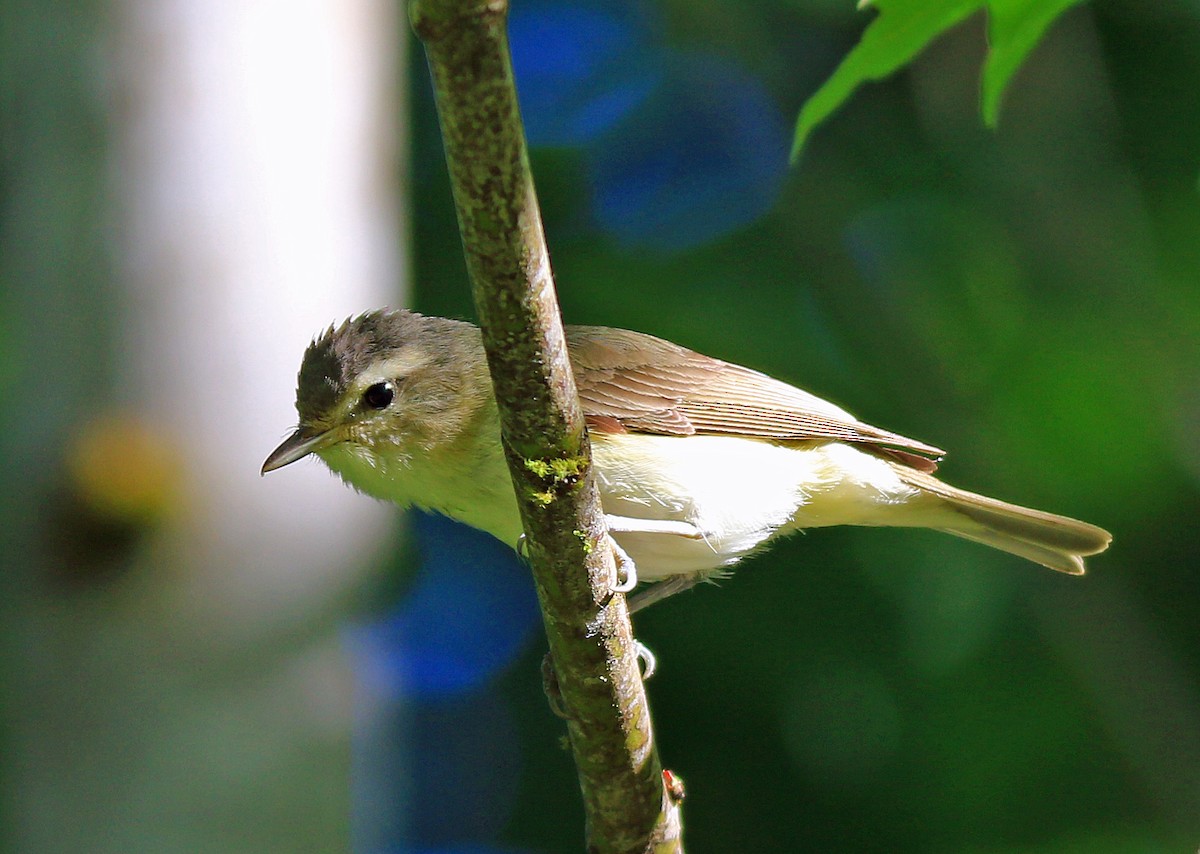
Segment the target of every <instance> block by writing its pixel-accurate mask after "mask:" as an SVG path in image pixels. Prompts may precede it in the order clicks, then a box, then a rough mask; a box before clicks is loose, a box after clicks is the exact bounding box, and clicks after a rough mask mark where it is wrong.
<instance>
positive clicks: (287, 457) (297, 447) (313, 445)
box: [262, 427, 338, 474]
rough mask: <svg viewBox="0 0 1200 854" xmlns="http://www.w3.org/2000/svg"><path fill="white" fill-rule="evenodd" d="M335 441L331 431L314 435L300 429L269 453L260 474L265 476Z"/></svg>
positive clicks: (335, 438) (335, 437)
mask: <svg viewBox="0 0 1200 854" xmlns="http://www.w3.org/2000/svg"><path fill="white" fill-rule="evenodd" d="M337 440H338V437H337V433H336V432H335V431H333V430H325V431H323V432H321V433H316V434H314V433H313V432H312V431H311V430H305V429H304V428H303V427H301V428H299V429H298V430H297V431H296V432H295V433H293V434H292V435H290V436H288V437H287V438H286V439H284V440H283V442H282V443H281V444H280V445H279V447H278V448H276V449H275V450H273V451H271V455H270V456H269V457H267V461H266V462H265V463H263V465H262V473H263V474H266V473H267V472H269V471H275V469H281V468H283V467H284V466H286V465H289V464H291V463H294V462H296V460H300V459H303V458H304V457H307V456H308V455H309V454H311V453H312V452H313V451H319V450H321V449H322V448H327V447H329V446H330V445H333V444H335V443H336V442H337Z"/></svg>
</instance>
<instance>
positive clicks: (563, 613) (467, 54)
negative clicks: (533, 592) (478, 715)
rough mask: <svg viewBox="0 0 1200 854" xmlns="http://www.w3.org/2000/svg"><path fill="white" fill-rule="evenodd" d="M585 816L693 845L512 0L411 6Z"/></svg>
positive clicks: (662, 848)
mask: <svg viewBox="0 0 1200 854" xmlns="http://www.w3.org/2000/svg"><path fill="white" fill-rule="evenodd" d="M409 11H410V16H411V19H412V24H413V28H414V29H415V30H416V32H417V35H418V36H419V37H420V38H421V41H422V42H423V43H424V45H425V50H426V54H427V56H428V58H429V66H430V69H431V71H432V74H433V82H434V92H435V97H436V100H437V106H438V113H439V117H440V119H441V125H442V138H443V141H444V144H445V147H446V160H447V163H448V166H449V171H450V181H451V184H452V188H453V191H454V200H455V205H456V207H457V210H458V223H459V229H460V231H461V232H462V239H463V250H464V253H465V254H466V259H467V270H468V272H469V273H470V276H471V283H472V287H473V290H474V296H475V305H476V309H477V311H478V313H479V321H480V326H481V327H482V329H483V344H484V348H485V349H486V351H487V356H488V365H489V367H490V369H491V373H492V382H493V384H494V386H495V392H496V401H497V403H498V405H499V408H500V428H501V438H502V440H503V442H504V450H505V454H506V456H507V458H508V464H509V470H510V472H511V474H512V478H513V485H514V487H515V488H516V495H517V503H518V504H519V505H520V510H521V519H522V521H523V523H524V526H525V532H526V536H527V545H528V553H529V557H530V562H531V564H532V567H533V576H534V583H535V585H536V587H537V593H538V599H539V600H540V602H541V607H542V618H543V622H544V624H545V628H546V637H547V639H548V640H549V645H550V656H551V659H552V661H553V665H554V672H555V674H556V676H557V685H558V690H559V692H560V694H561V699H562V704H563V706H564V708H565V711H566V717H567V730H568V733H569V735H570V741H571V748H572V751H573V753H574V756H575V764H576V767H577V768H578V772H579V784H580V788H581V790H582V794H583V803H584V809H585V812H586V814H587V837H588V838H587V844H588V851H589V852H596V853H597V854H601V853H603V854H608V852H644V851H648V850H653V851H655V852H682V850H683V848H682V843H681V840H680V819H679V810H678V807H677V805H676V804H675V803H674V801H673V800H672V799H671V797H670V796H669V795H668V794H667V793H666V792H665V791H664V786H663V781H662V767H661V765H660V763H659V759H658V753H657V749H656V747H655V744H654V738H653V733H652V728H651V723H650V712H649V709H648V707H647V705H646V696H645V692H644V689H643V686H642V680H641V674H640V671H639V668H638V663H637V660H636V656H635V655H634V651H633V634H632V630H631V628H630V624H629V614H628V612H627V611H626V607H625V601H624V597H622V596H611V594H610V591H609V587H610V584H611V579H612V578H613V577H614V574H613V556H612V552H611V550H610V549H609V547H608V539H607V531H606V528H605V523H604V516H603V513H602V512H601V509H600V499H599V493H598V492H597V489H596V483H595V478H594V476H593V472H592V460H591V452H590V450H589V445H588V438H587V431H586V429H585V426H584V419H583V411H582V409H581V407H580V404H579V398H578V396H577V395H576V391H575V380H574V376H573V375H572V373H571V367H570V364H569V362H568V361H567V349H566V341H565V338H564V336H563V328H562V321H561V319H560V317H559V312H558V305H557V302H556V299H555V292H554V281H553V278H552V276H551V272H550V261H549V257H548V254H547V251H546V243H545V236H544V235H543V233H542V222H541V214H540V212H539V210H538V206H537V199H536V196H535V193H534V189H533V178H532V175H531V174H530V170H529V160H528V154H527V152H526V148H525V135H524V130H523V128H522V126H521V120H520V114H519V112H518V108H517V95H516V87H515V86H514V84H513V77H512V67H511V63H510V60H509V55H508V39H507V34H506V32H505V20H506V15H507V0H494V2H488V0H411V2H410V10H409Z"/></svg>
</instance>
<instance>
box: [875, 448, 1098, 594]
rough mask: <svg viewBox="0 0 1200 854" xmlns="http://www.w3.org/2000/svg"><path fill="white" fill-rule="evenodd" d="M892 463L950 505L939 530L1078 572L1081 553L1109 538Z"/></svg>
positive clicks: (1086, 527)
mask: <svg viewBox="0 0 1200 854" xmlns="http://www.w3.org/2000/svg"><path fill="white" fill-rule="evenodd" d="M893 468H895V470H896V471H897V473H898V474H899V475H900V477H901V479H903V480H904V482H905V483H907V484H909V485H910V486H914V487H916V488H918V489H920V490H921V491H922V492H925V493H927V494H929V495H933V496H936V497H937V498H940V499H941V500H942V501H943V502H944V504H945V505H946V506H948V507H949V508H950V509H951V510H953V511H954V514H953V515H952V516H950V515H948V516H945V517H943V518H942V520H941V522H940V524H938V525H937V527H938V529H939V530H942V531H945V532H946V533H948V534H954V535H955V536H958V537H962V538H964V539H967V540H973V541H974V542H977V543H983V544H984V545H987V546H991V547H992V548H996V549H1000V550H1002V551H1006V552H1008V553H1010V554H1014V555H1017V556H1018V557H1023V558H1025V559H1026V560H1031V561H1033V562H1034V563H1039V564H1041V565H1042V566H1045V567H1048V568H1050V569H1054V570H1057V571H1059V572H1065V573H1069V574H1070V575H1082V574H1083V571H1084V566H1083V558H1084V557H1087V556H1088V555H1094V554H1099V553H1100V552H1102V551H1104V550H1105V549H1107V548H1108V544H1109V543H1110V542H1112V535H1111V534H1110V533H1108V531H1105V530H1104V529H1103V528H1097V527H1096V526H1095V525H1089V524H1088V523H1087V522H1080V521H1079V520H1078V519H1072V518H1070V517H1068V516H1058V515H1055V514H1054V513H1046V512H1044V511H1042V510H1033V509H1031V508H1029V507H1021V506H1020V505H1017V504H1009V503H1008V502H1006V501H999V500H997V499H995V498H988V497H987V496H986V495H978V494H976V493H974V492H967V491H966V490H964V489H958V488H957V487H954V486H950V485H949V484H947V483H943V482H942V481H940V480H938V479H937V478H936V477H933V476H932V475H930V474H928V473H926V472H922V471H916V470H914V469H911V468H908V467H906V466H903V465H896V464H893Z"/></svg>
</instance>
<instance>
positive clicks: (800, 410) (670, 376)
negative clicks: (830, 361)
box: [567, 326, 945, 471]
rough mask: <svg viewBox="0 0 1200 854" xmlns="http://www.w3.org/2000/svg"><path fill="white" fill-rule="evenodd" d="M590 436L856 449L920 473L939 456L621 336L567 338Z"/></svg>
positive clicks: (779, 388)
mask: <svg viewBox="0 0 1200 854" xmlns="http://www.w3.org/2000/svg"><path fill="white" fill-rule="evenodd" d="M567 342H568V346H569V349H570V354H571V364H572V365H573V367H574V370H575V381H576V384H577V385H578V387H579V397H580V400H581V401H582V403H583V408H584V412H585V414H586V415H587V418H588V424H589V426H590V427H591V428H592V429H594V430H601V431H605V432H642V433H656V434H661V435H667V436H691V435H695V434H697V433H702V434H717V435H732V436H753V437H756V438H762V439H769V440H773V441H776V442H819V441H830V440H832V441H841V442H855V443H859V444H863V445H866V446H867V447H869V448H872V449H873V450H875V451H876V452H877V453H879V454H881V455H884V456H887V457H890V458H892V459H893V460H897V461H899V462H901V463H902V464H905V465H908V466H910V467H913V468H917V469H919V470H921V471H933V469H935V468H936V460H937V458H940V457H941V456H943V455H944V453H945V452H944V451H942V450H941V449H940V448H936V447H934V446H933V445H928V444H926V443H924V442H918V441H917V440H915V439H909V438H907V437H905V436H901V435H899V434H897V433H891V432H889V431H887V430H881V429H879V428H878V427H872V426H871V425H869V424H864V423H863V422H861V421H859V420H858V419H857V418H855V417H854V416H853V415H851V414H850V413H849V412H846V411H845V410H844V409H842V408H841V407H838V406H835V405H834V404H832V403H830V402H829V401H827V400H822V399H821V398H819V397H817V396H816V395H813V394H809V393H808V392H806V391H802V390H801V389H798V388H795V387H794V386H790V385H788V384H787V383H784V382H780V381H779V380H776V379H772V378H771V377H768V376H767V375H766V374H762V373H759V372H758V371H753V370H751V369H749V368H743V367H741V366H739V365H733V364H730V363H729V362H723V361H721V360H720V359H714V358H712V357H710V356H705V355H703V354H700V353H696V352H694V351H692V350H688V349H686V348H684V347H680V346H679V345H677V344H672V343H671V342H669V341H664V340H663V339H661V338H655V337H654V336H651V335H645V334H643V333H640V332H631V331H629V330H625V329H606V328H603V327H596V326H572V327H568V328H567Z"/></svg>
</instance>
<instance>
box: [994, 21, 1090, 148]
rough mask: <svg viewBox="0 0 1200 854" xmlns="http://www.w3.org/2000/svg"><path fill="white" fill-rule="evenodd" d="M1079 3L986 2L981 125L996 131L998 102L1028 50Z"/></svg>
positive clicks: (998, 112)
mask: <svg viewBox="0 0 1200 854" xmlns="http://www.w3.org/2000/svg"><path fill="white" fill-rule="evenodd" d="M1080 2H1082V0H988V4H987V5H988V42H989V49H988V56H987V61H986V62H984V65H983V89H982V93H981V96H980V97H981V99H982V108H983V122H984V124H986V125H987V126H988V127H990V128H995V127H996V123H997V122H998V121H999V118H1000V100H1001V98H1002V97H1003V96H1004V90H1005V89H1006V88H1007V87H1008V84H1009V81H1011V80H1012V77H1013V75H1014V74H1016V72H1017V69H1018V68H1020V66H1021V63H1022V62H1024V61H1025V57H1026V56H1028V55H1029V51H1031V50H1033V48H1034V46H1035V45H1036V44H1037V43H1038V42H1039V41H1040V40H1041V38H1042V35H1043V34H1044V33H1045V32H1046V28H1047V27H1049V26H1050V24H1052V23H1053V22H1054V19H1055V18H1057V17H1058V16H1059V15H1061V14H1062V13H1063V12H1065V11H1066V10H1067V9H1069V8H1071V7H1072V6H1075V5H1077V4H1078V3H1080Z"/></svg>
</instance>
